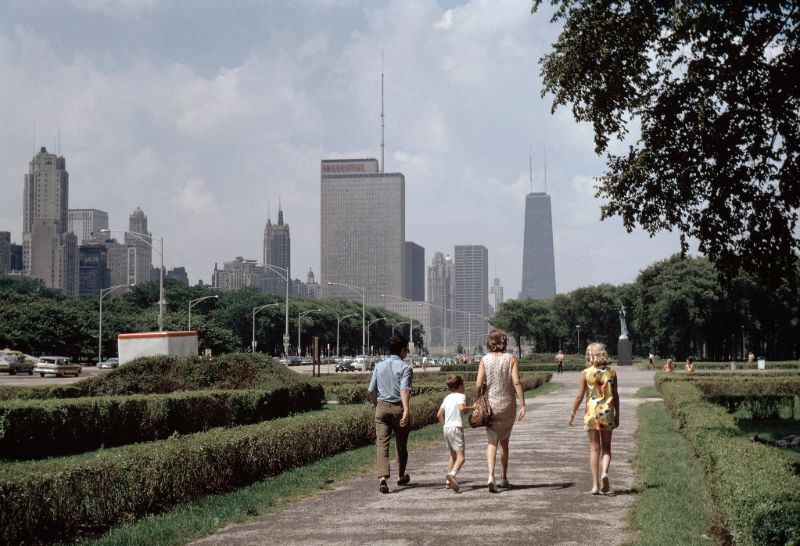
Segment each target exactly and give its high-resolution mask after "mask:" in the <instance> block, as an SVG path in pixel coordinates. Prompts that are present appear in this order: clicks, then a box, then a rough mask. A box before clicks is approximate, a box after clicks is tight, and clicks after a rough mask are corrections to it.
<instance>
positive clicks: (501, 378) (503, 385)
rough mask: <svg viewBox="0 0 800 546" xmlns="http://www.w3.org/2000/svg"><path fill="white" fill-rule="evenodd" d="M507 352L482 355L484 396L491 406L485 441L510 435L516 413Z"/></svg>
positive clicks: (492, 440) (493, 442)
mask: <svg viewBox="0 0 800 546" xmlns="http://www.w3.org/2000/svg"><path fill="white" fill-rule="evenodd" d="M512 358H513V357H512V355H510V354H509V353H489V354H487V355H485V356H484V357H483V367H484V370H485V372H486V397H487V398H488V399H489V405H490V406H491V407H492V420H491V423H490V424H489V426H488V427H486V441H487V442H488V443H490V444H495V443H497V442H498V441H500V440H505V439H507V438H508V437H509V436H511V428H512V427H513V426H514V418H515V417H516V415H517V401H516V391H515V389H514V381H513V379H512V378H511V360H512Z"/></svg>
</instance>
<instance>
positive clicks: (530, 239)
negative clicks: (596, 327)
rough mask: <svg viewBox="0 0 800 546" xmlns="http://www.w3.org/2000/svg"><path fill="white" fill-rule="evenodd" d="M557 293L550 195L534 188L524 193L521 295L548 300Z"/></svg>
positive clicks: (524, 297)
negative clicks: (535, 190) (526, 193)
mask: <svg viewBox="0 0 800 546" xmlns="http://www.w3.org/2000/svg"><path fill="white" fill-rule="evenodd" d="M555 295H556V266H555V257H554V255H553V215H552V211H551V208H550V196H549V195H547V193H544V192H531V193H529V194H528V195H527V196H526V197H525V238H524V242H523V250H522V290H520V293H519V297H520V299H526V298H533V299H536V300H546V299H551V298H553V297H555Z"/></svg>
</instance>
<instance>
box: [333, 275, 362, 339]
mask: <svg viewBox="0 0 800 546" xmlns="http://www.w3.org/2000/svg"><path fill="white" fill-rule="evenodd" d="M328 286H344V287H345V288H349V289H350V290H352V291H353V292H356V293H358V294H361V354H362V355H364V354H367V289H366V288H362V287H360V286H353V285H352V284H345V283H342V282H330V281H329V282H328Z"/></svg>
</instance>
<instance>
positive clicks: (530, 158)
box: [528, 146, 533, 193]
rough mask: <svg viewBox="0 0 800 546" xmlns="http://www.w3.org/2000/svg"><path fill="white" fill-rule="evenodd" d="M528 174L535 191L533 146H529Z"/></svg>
mask: <svg viewBox="0 0 800 546" xmlns="http://www.w3.org/2000/svg"><path fill="white" fill-rule="evenodd" d="M528 176H529V177H530V181H531V193H533V147H532V146H528Z"/></svg>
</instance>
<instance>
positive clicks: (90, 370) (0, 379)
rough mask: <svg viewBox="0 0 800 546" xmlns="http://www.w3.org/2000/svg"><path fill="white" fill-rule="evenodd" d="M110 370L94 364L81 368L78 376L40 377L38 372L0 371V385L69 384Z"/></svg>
mask: <svg viewBox="0 0 800 546" xmlns="http://www.w3.org/2000/svg"><path fill="white" fill-rule="evenodd" d="M110 371H111V370H108V369H103V370H100V369H98V368H97V367H95V366H87V367H84V368H83V369H82V370H81V375H80V377H53V376H47V377H40V376H39V374H33V375H28V374H26V373H24V374H18V375H8V374H7V373H0V386H5V387H41V386H53V385H69V384H70V383H75V382H76V381H80V380H81V379H85V378H87V377H92V376H95V375H100V374H104V373H108V372H110Z"/></svg>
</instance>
